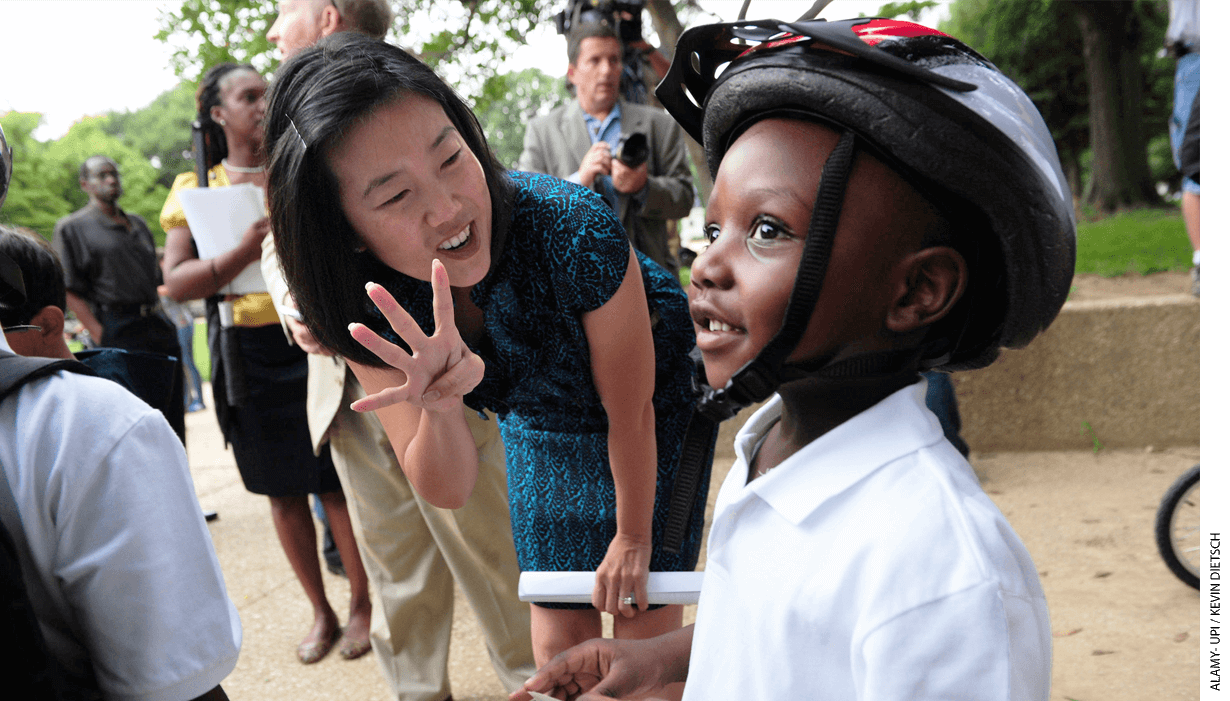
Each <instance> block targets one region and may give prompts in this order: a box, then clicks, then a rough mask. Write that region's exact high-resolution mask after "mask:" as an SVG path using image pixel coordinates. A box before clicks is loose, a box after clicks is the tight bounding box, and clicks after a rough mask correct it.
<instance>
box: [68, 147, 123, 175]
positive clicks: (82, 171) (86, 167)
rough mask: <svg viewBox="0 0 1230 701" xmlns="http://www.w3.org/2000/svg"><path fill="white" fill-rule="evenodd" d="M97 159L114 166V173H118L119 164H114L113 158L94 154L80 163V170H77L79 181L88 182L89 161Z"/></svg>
mask: <svg viewBox="0 0 1230 701" xmlns="http://www.w3.org/2000/svg"><path fill="white" fill-rule="evenodd" d="M99 158H101V159H103V160H105V161H107V162H108V163H110V164H111V165H113V166H115V172H117V173H118V172H119V171H120V164H119V163H116V162H115V159H114V158H112V157H110V156H104V155H103V154H101V153H96V154H94V155H93V156H90V157H89V158H87V159H85V160H84V161H82V162H81V168H79V169H78V171H77V177H78V178H79V179H81V180H89V179H90V161H93V160H96V159H99Z"/></svg>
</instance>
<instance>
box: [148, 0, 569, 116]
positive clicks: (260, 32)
mask: <svg viewBox="0 0 1230 701" xmlns="http://www.w3.org/2000/svg"><path fill="white" fill-rule="evenodd" d="M557 4H558V3H557V2H555V1H554V0H392V6H393V26H392V28H391V29H390V31H389V36H388V37H386V38H387V39H388V40H390V41H394V42H396V43H398V44H401V45H403V46H405V47H407V48H409V49H411V50H413V51H414V52H415V53H416V55H418V56H419V57H420V58H422V59H423V60H424V61H425V62H426V63H427V64H428V65H430V66H431V67H432V68H435V69H436V70H437V71H439V72H440V73H441V75H443V76H444V77H445V78H446V79H448V80H449V82H450V83H452V85H453V86H454V87H455V88H457V90H458V92H460V93H461V94H462V95H465V96H468V97H470V98H471V99H474V100H475V101H477V100H478V98H479V96H480V95H481V94H482V91H483V84H484V83H485V82H486V81H487V80H488V79H489V78H491V77H493V76H495V75H498V74H499V72H500V71H499V68H500V66H501V65H502V64H503V63H504V61H505V59H507V58H508V55H509V54H510V53H512V52H513V51H514V50H516V48H517V47H519V46H521V45H522V44H524V43H525V42H526V36H527V35H528V34H529V32H530V30H532V29H533V28H534V27H536V26H538V25H539V24H541V23H542V22H546V21H549V18H550V15H551V14H553V13H554V12H555V11H556V10H557V9H558V8H557V7H556V5H557ZM277 15H278V8H277V2H276V1H275V0H183V3H182V4H181V5H180V6H179V7H177V8H175V9H172V10H169V11H167V12H164V13H163V14H162V16H161V17H160V18H159V26H160V27H161V30H160V31H159V32H158V33H157V34H156V35H155V38H157V39H158V40H160V41H164V42H166V43H167V44H169V45H170V46H171V47H172V48H173V53H172V59H171V61H172V67H173V68H174V70H175V73H176V75H178V76H180V77H181V78H184V79H185V80H190V81H195V80H196V79H197V78H199V77H200V75H201V73H202V72H203V71H204V70H205V69H206V68H208V67H209V66H213V65H215V64H217V63H221V62H223V61H236V62H239V63H251V64H252V65H254V66H256V68H257V69H258V70H260V71H262V72H265V73H266V74H270V73H272V72H273V71H274V70H275V69H276V68H277V67H278V64H279V63H280V61H279V54H278V53H277V50H276V49H275V47H273V46H272V45H271V44H269V42H268V41H266V40H265V34H266V33H267V32H268V31H269V28H270V26H272V25H273V22H274V20H276V19H277Z"/></svg>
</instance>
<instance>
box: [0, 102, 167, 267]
mask: <svg viewBox="0 0 1230 701" xmlns="http://www.w3.org/2000/svg"><path fill="white" fill-rule="evenodd" d="M41 120H42V117H41V115H38V114H34V113H18V112H10V113H9V114H7V115H4V116H2V117H0V123H3V125H4V132H5V135H6V136H9V137H10V139H11V143H12V146H13V161H14V163H13V182H12V184H11V187H10V192H9V197H8V200H7V201H6V202H5V204H4V210H3V212H2V213H0V221H3V222H4V223H7V224H14V225H17V226H24V227H28V228H30V229H33V230H34V231H37V232H38V233H39V234H41V235H42V236H43V237H45V238H47V239H48V240H50V239H51V235H52V232H53V231H54V229H55V223H56V221H57V220H58V219H60V218H61V217H63V216H65V215H67V214H71V213H72V212H73V211H75V210H77V209H80V208H81V207H84V206H85V204H86V202H87V201H88V198H87V197H86V194H85V193H84V192H82V191H81V186H80V183H79V181H78V174H79V171H80V167H81V164H82V163H83V162H84V161H85V160H86V159H87V158H89V157H90V156H93V155H95V154H103V155H106V156H110V157H111V158H112V159H114V160H115V162H116V163H117V164H119V167H120V177H121V179H122V182H123V185H124V195H123V196H122V197H121V198H120V206H121V207H123V208H124V209H126V210H128V211H129V212H132V213H135V214H139V215H141V216H142V217H144V218H145V221H146V222H147V223H148V224H149V227H150V231H151V232H153V234H154V238H155V240H156V241H157V242H158V243H159V244H161V243H162V241H163V239H164V238H165V235H164V234H163V233H162V229H161V227H159V226H158V214H159V212H161V211H162V205H163V202H165V201H166V197H167V188H166V187H164V186H162V185H160V184H159V183H158V182H157V181H158V171H157V169H155V168H154V167H153V166H152V165H150V163H149V160H148V159H147V158H146V157H145V156H144V155H142V154H141V153H140V152H139V151H137V150H136V149H134V148H132V147H131V146H129V145H127V144H125V143H123V142H122V141H120V140H119V139H117V138H116V137H114V136H112V135H110V134H107V133H106V132H104V131H103V128H102V125H103V123H104V122H105V121H106V120H107V118H106V117H92V118H87V119H83V120H81V121H80V122H77V123H76V124H74V125H73V126H72V127H71V128H70V129H69V130H68V133H67V134H65V135H64V136H63V137H61V138H60V139H57V140H56V141H52V142H47V143H42V142H38V141H36V140H35V139H34V138H33V136H32V132H33V131H34V129H36V128H37V127H38V124H39V122H40V121H41Z"/></svg>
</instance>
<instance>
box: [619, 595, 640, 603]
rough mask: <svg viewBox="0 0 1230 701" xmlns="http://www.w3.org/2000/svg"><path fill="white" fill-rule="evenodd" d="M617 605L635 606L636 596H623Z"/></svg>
mask: <svg viewBox="0 0 1230 701" xmlns="http://www.w3.org/2000/svg"><path fill="white" fill-rule="evenodd" d="M619 603H621V604H623V605H624V606H636V595H635V594H629V595H627V596H625V597H624V598H622V599H620V600H619Z"/></svg>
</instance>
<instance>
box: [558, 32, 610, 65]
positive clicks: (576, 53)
mask: <svg viewBox="0 0 1230 701" xmlns="http://www.w3.org/2000/svg"><path fill="white" fill-rule="evenodd" d="M593 38H598V39H615V40H616V41H618V40H619V35H618V34H616V33H615V28H614V27H612V26H611V25H610V24H608V23H606V22H586V23H584V24H578V25H577V26H575V27H573V28H572V31H571V32H568V65H571V66H575V65H577V59H578V58H580V57H581V42H582V41H585V40H586V39H593ZM620 46H621V47H622V46H623V42H620ZM621 58H622V56H621Z"/></svg>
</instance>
